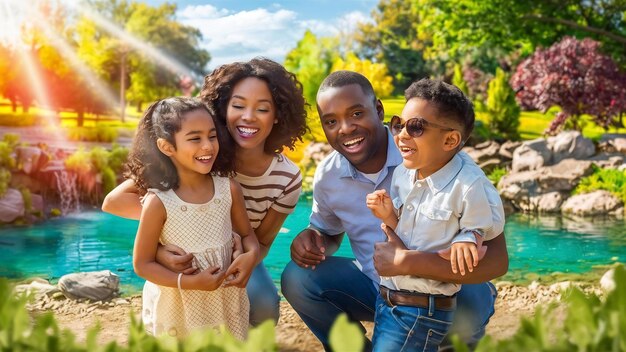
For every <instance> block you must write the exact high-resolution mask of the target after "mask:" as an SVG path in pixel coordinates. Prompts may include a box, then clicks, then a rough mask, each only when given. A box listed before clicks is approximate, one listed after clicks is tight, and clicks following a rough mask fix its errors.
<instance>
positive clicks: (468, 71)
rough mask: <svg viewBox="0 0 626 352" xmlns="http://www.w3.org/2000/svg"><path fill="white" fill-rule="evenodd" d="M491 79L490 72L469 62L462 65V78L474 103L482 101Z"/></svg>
mask: <svg viewBox="0 0 626 352" xmlns="http://www.w3.org/2000/svg"><path fill="white" fill-rule="evenodd" d="M492 79H493V75H492V74H491V73H486V72H484V71H482V70H480V69H479V68H477V67H474V66H472V65H470V64H465V65H463V80H464V81H465V82H466V83H467V90H468V94H469V96H470V98H472V100H474V104H476V105H478V104H479V103H482V102H483V101H484V100H485V98H486V97H487V89H488V87H489V82H491V80H492Z"/></svg>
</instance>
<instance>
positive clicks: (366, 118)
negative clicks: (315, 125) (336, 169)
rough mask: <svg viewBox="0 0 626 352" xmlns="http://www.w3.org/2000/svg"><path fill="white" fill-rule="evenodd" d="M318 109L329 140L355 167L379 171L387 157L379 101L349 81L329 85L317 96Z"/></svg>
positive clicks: (385, 137) (369, 171)
mask: <svg viewBox="0 0 626 352" xmlns="http://www.w3.org/2000/svg"><path fill="white" fill-rule="evenodd" d="M317 111H318V113H319V115H320V119H321V122H322V128H323V129H324V134H325V135H326V139H327V140H328V143H329V144H330V145H331V146H332V147H333V148H334V149H335V150H336V151H337V152H339V153H340V154H341V155H343V156H344V157H346V159H348V161H350V163H351V164H352V165H354V167H356V169H357V170H359V171H361V172H364V173H375V172H378V171H380V169H382V167H383V166H384V165H385V162H386V159H387V149H386V145H387V144H386V143H385V142H386V140H387V131H386V130H385V127H384V125H383V124H382V121H383V117H384V111H383V106H382V103H381V102H380V100H376V102H374V99H373V97H371V96H368V95H366V94H365V93H364V92H363V90H362V89H361V86H359V85H358V84H351V85H347V86H343V87H334V88H328V89H326V90H325V91H323V92H322V93H320V94H318V96H317Z"/></svg>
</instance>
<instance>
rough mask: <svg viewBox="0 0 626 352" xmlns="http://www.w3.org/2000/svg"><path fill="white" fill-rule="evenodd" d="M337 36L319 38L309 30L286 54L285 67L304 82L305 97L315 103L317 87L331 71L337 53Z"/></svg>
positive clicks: (310, 102) (309, 101)
mask: <svg viewBox="0 0 626 352" xmlns="http://www.w3.org/2000/svg"><path fill="white" fill-rule="evenodd" d="M336 46H337V42H336V38H319V39H318V38H317V37H316V36H315V34H313V33H312V32H311V31H309V30H307V31H305V32H304V36H303V37H302V39H301V40H300V41H298V44H296V47H295V48H294V49H292V50H291V51H290V52H288V53H287V56H285V68H286V69H287V70H288V71H290V72H292V73H294V74H295V75H296V76H297V77H298V80H299V81H300V83H302V86H303V91H304V97H305V98H306V100H307V102H308V103H309V104H312V105H315V98H316V95H317V89H318V88H319V86H320V84H321V83H322V81H323V80H324V78H325V77H326V76H327V75H328V74H329V73H330V69H331V67H332V64H333V62H334V61H335V58H336V57H337V55H338V54H337V53H336V51H335V50H334V49H335V47H336Z"/></svg>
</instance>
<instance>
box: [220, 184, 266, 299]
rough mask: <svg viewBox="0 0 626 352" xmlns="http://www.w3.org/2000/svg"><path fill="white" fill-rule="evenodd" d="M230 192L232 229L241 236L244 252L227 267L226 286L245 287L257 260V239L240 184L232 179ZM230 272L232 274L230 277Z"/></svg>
mask: <svg viewBox="0 0 626 352" xmlns="http://www.w3.org/2000/svg"><path fill="white" fill-rule="evenodd" d="M230 194H231V197H232V200H233V202H232V206H231V209H230V216H231V220H232V223H233V230H234V231H235V232H236V233H238V234H239V235H240V236H241V243H242V245H243V251H244V253H243V254H241V255H240V256H238V257H237V258H235V260H233V262H232V264H231V265H230V267H228V270H227V271H226V277H227V279H226V286H237V287H246V284H247V283H248V279H249V278H250V275H251V274H252V270H253V269H254V267H255V266H256V264H257V263H258V262H259V241H258V240H257V238H256V235H255V234H254V230H252V226H251V225H250V219H249V218H248V213H247V212H246V204H245V201H244V198H243V192H242V191H241V186H240V185H239V183H237V181H235V180H233V179H231V180H230ZM231 274H233V275H234V276H232V277H231Z"/></svg>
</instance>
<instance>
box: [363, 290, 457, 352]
mask: <svg viewBox="0 0 626 352" xmlns="http://www.w3.org/2000/svg"><path fill="white" fill-rule="evenodd" d="M453 316H454V310H442V309H435V307H434V301H433V304H432V307H431V308H430V309H429V308H421V307H408V306H391V307H390V306H388V305H387V303H385V300H384V299H383V298H382V297H381V296H380V295H378V298H377V299H376V317H375V320H374V336H373V337H372V344H373V347H374V351H375V352H378V351H380V352H386V351H399V352H400V351H424V352H436V351H437V350H438V349H439V345H440V344H441V342H442V341H443V338H444V337H445V336H446V334H447V333H448V331H449V330H450V325H451V324H452V317H453Z"/></svg>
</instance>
